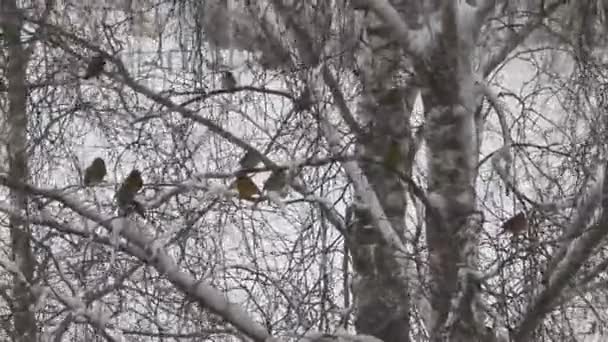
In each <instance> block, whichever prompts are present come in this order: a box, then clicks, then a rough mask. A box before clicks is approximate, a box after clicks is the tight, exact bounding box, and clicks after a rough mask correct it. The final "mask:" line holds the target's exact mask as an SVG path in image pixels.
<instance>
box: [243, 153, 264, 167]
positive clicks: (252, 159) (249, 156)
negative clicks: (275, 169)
mask: <svg viewBox="0 0 608 342" xmlns="http://www.w3.org/2000/svg"><path fill="white" fill-rule="evenodd" d="M259 162H260V157H259V155H258V154H257V153H254V152H251V151H247V153H245V155H244V156H243V158H241V160H239V164H240V165H241V167H242V168H243V169H251V168H254V167H256V165H258V163H259Z"/></svg>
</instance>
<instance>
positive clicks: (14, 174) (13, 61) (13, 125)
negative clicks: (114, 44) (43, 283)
mask: <svg viewBox="0 0 608 342" xmlns="http://www.w3.org/2000/svg"><path fill="white" fill-rule="evenodd" d="M0 12H2V13H3V15H2V16H0V19H1V21H0V23H1V25H2V31H3V33H4V40H5V43H6V44H5V46H7V48H6V49H7V57H8V65H7V68H6V76H7V77H6V78H7V80H8V84H7V93H8V112H7V113H6V122H7V126H8V127H7V132H8V139H7V140H8V143H7V150H8V167H9V170H8V173H9V177H10V178H11V179H12V181H15V182H20V183H24V182H26V181H27V180H28V171H29V170H28V160H27V149H26V148H27V123H28V119H27V113H26V103H27V88H26V84H25V82H26V69H27V60H28V58H27V52H26V49H25V48H24V45H23V44H22V42H21V29H22V27H23V22H22V21H21V20H20V19H19V17H18V16H17V15H11V14H15V13H17V3H16V1H15V0H1V1H0ZM10 201H11V204H12V205H13V207H14V208H15V210H16V211H19V212H21V213H22V215H23V214H25V215H24V216H27V197H26V194H25V192H23V191H19V189H13V188H11V190H10ZM9 229H10V236H11V249H12V254H11V256H12V259H13V261H14V262H15V264H16V265H17V266H18V268H19V270H20V271H21V273H22V274H23V276H24V277H25V280H27V283H26V282H24V281H23V280H22V279H20V277H17V276H14V277H13V300H14V303H13V306H12V310H13V312H12V313H13V324H14V332H13V333H14V336H13V340H14V341H22V342H25V341H32V342H33V341H36V340H37V338H36V335H37V329H36V320H35V315H34V312H32V308H33V307H34V305H33V304H34V302H35V300H34V297H33V296H32V294H31V291H30V289H29V284H28V283H31V281H32V277H33V274H34V256H33V253H32V248H31V244H30V236H31V231H30V227H29V225H28V224H27V223H26V222H23V221H22V220H19V219H17V218H15V217H11V218H10V221H9Z"/></svg>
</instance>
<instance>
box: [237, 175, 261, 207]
mask: <svg viewBox="0 0 608 342" xmlns="http://www.w3.org/2000/svg"><path fill="white" fill-rule="evenodd" d="M234 185H235V186H236V190H237V191H238V192H239V198H241V199H244V200H248V201H251V202H255V201H256V199H257V198H256V197H254V195H259V194H260V188H258V186H257V185H256V184H255V182H254V181H253V180H252V179H251V178H250V177H249V176H247V174H244V173H242V174H239V175H237V177H236V181H235V182H234Z"/></svg>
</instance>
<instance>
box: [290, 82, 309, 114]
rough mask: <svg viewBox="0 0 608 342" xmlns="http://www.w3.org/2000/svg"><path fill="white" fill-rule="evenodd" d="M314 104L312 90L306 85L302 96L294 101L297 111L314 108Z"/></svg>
mask: <svg viewBox="0 0 608 342" xmlns="http://www.w3.org/2000/svg"><path fill="white" fill-rule="evenodd" d="M313 104H314V103H313V101H312V93H311V91H310V88H309V87H308V86H306V87H305V88H304V90H303V91H302V93H301V94H300V96H298V98H296V99H295V101H294V103H293V108H294V110H295V111H296V112H301V111H304V110H309V109H310V108H312V105H313Z"/></svg>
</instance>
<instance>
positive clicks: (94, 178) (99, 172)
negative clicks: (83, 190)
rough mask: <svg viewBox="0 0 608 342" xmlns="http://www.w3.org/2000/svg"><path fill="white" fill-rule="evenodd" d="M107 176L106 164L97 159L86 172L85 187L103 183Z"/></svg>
mask: <svg viewBox="0 0 608 342" xmlns="http://www.w3.org/2000/svg"><path fill="white" fill-rule="evenodd" d="M106 174H107V170H106V163H105V162H104V161H103V159H102V158H99V157H97V158H95V160H93V162H92V163H91V165H89V167H87V168H86V169H85V170H84V186H94V185H97V184H99V183H101V182H102V181H103V177H105V176H106Z"/></svg>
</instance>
